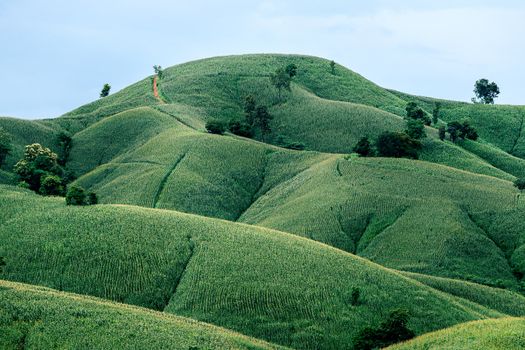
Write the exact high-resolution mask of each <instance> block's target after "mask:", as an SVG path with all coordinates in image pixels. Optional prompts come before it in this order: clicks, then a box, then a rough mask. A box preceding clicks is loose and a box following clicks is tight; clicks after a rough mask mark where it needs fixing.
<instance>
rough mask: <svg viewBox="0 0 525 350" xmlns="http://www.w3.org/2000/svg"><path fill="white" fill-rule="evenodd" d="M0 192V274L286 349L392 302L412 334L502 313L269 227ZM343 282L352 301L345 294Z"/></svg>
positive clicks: (340, 335) (338, 341)
mask: <svg viewBox="0 0 525 350" xmlns="http://www.w3.org/2000/svg"><path fill="white" fill-rule="evenodd" d="M0 193H1V194H2V197H7V198H4V199H3V200H4V203H8V204H7V205H9V206H10V207H11V208H13V210H16V211H17V212H18V213H19V214H17V215H12V216H11V218H10V220H8V221H7V222H4V224H3V225H2V226H1V228H0V255H2V256H4V257H5V260H6V262H7V266H6V269H5V273H4V275H3V278H5V279H8V280H13V281H20V282H25V283H31V284H38V285H42V286H47V287H51V288H54V289H58V290H64V291H70V292H75V293H80V294H89V295H93V296H98V297H103V298H107V299H111V300H116V301H121V302H126V303H131V304H136V305H141V306H148V307H152V308H155V309H160V310H162V309H164V310H165V311H166V312H170V313H175V314H177V315H181V316H186V317H191V318H195V319H197V320H201V321H205V322H209V323H213V324H216V325H219V326H223V327H227V328H230V329H233V330H236V331H239V332H241V333H243V334H247V335H250V336H254V337H257V338H261V339H265V340H268V341H271V342H275V343H278V344H282V345H286V346H292V347H296V348H312V347H313V348H331V347H338V348H340V347H345V346H348V345H349V344H351V341H352V338H353V336H354V335H355V334H356V332H358V331H359V330H360V329H361V328H362V327H364V326H365V325H367V324H373V323H377V322H379V321H380V320H381V319H383V318H384V317H386V316H387V315H388V312H389V310H391V309H393V308H397V307H404V308H407V309H409V310H410V312H411V314H412V315H413V318H412V321H411V327H412V328H413V329H415V330H416V331H417V332H418V334H421V333H424V332H427V331H431V330H435V329H440V328H443V327H447V326H450V325H453V324H457V323H460V322H465V321H469V320H475V319H480V318H486V317H502V316H505V314H503V313H501V312H498V311H495V310H491V309H488V308H486V307H484V306H482V305H480V304H476V303H473V302H471V301H467V300H465V299H461V298H458V297H455V296H452V295H449V294H445V293H443V292H440V291H437V290H435V289H432V288H430V287H427V286H425V285H423V284H421V283H419V282H415V281H414V280H412V279H409V278H406V277H403V276H402V275H400V274H399V273H397V272H395V271H392V270H389V269H386V268H383V267H381V266H379V265H376V264H373V263H370V262H368V261H366V260H364V259H361V258H359V257H356V256H354V255H351V254H348V253H345V252H343V251H340V250H337V249H334V248H332V247H329V246H326V245H322V244H319V243H316V242H313V241H311V240H306V239H302V238H299V237H296V236H293V235H289V234H285V233H281V232H278V231H272V230H268V229H264V228H257V227H252V226H247V225H243V224H235V223H231V222H227V221H222V220H215V219H209V218H204V217H199V216H194V215H188V214H181V213H177V212H172V211H159V210H152V209H144V208H138V207H129V206H107V205H101V206H95V207H84V208H68V207H65V205H64V204H61V203H63V202H62V200H61V199H54V198H49V199H46V198H42V197H38V196H36V195H30V194H28V193H27V192H25V191H11V190H10V188H9V187H3V188H2V191H1V192H0ZM26 196H33V197H34V198H35V200H38V201H40V202H41V204H40V206H39V207H37V208H36V209H33V208H34V206H33V205H32V204H30V202H29V201H26V200H23V199H24V198H25V197H26ZM4 205H6V204H4ZM4 205H3V206H4ZM45 206H48V208H45ZM319 276H323V278H322V279H320V278H319ZM354 287H358V288H360V289H361V295H362V300H361V303H360V305H358V306H352V305H351V303H350V302H349V301H350V294H351V292H352V288H354ZM414 300H417V301H418V302H417V303H414Z"/></svg>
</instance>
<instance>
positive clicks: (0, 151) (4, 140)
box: [0, 127, 12, 168]
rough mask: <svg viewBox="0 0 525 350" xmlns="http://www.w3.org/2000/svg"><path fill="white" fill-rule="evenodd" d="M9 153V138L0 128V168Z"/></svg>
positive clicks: (10, 149) (10, 148) (10, 147)
mask: <svg viewBox="0 0 525 350" xmlns="http://www.w3.org/2000/svg"><path fill="white" fill-rule="evenodd" d="M11 151H12V146H11V137H10V135H9V134H8V133H7V132H6V131H5V130H4V128H2V127H0V168H2V165H4V162H5V159H6V158H7V156H8V155H9V154H10V153H11Z"/></svg>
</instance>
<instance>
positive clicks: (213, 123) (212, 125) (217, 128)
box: [206, 120, 226, 135]
mask: <svg viewBox="0 0 525 350" xmlns="http://www.w3.org/2000/svg"><path fill="white" fill-rule="evenodd" d="M206 130H207V131H208V132H209V133H211V134H217V135H222V134H224V132H225V131H226V124H225V123H224V122H223V121H221V120H210V121H209V122H207V123H206Z"/></svg>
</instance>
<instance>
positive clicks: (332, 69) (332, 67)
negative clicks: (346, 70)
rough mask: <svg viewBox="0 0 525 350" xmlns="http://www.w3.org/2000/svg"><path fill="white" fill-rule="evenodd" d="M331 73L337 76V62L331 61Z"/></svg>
mask: <svg viewBox="0 0 525 350" xmlns="http://www.w3.org/2000/svg"><path fill="white" fill-rule="evenodd" d="M330 72H332V74H333V75H335V61H330Z"/></svg>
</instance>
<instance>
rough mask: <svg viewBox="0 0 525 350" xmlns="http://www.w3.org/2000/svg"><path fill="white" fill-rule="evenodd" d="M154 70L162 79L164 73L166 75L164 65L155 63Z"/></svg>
mask: <svg viewBox="0 0 525 350" xmlns="http://www.w3.org/2000/svg"><path fill="white" fill-rule="evenodd" d="M153 71H154V72H155V74H156V75H157V76H158V77H159V79H162V77H163V75H164V71H163V70H162V67H161V66H159V65H154V66H153Z"/></svg>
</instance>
